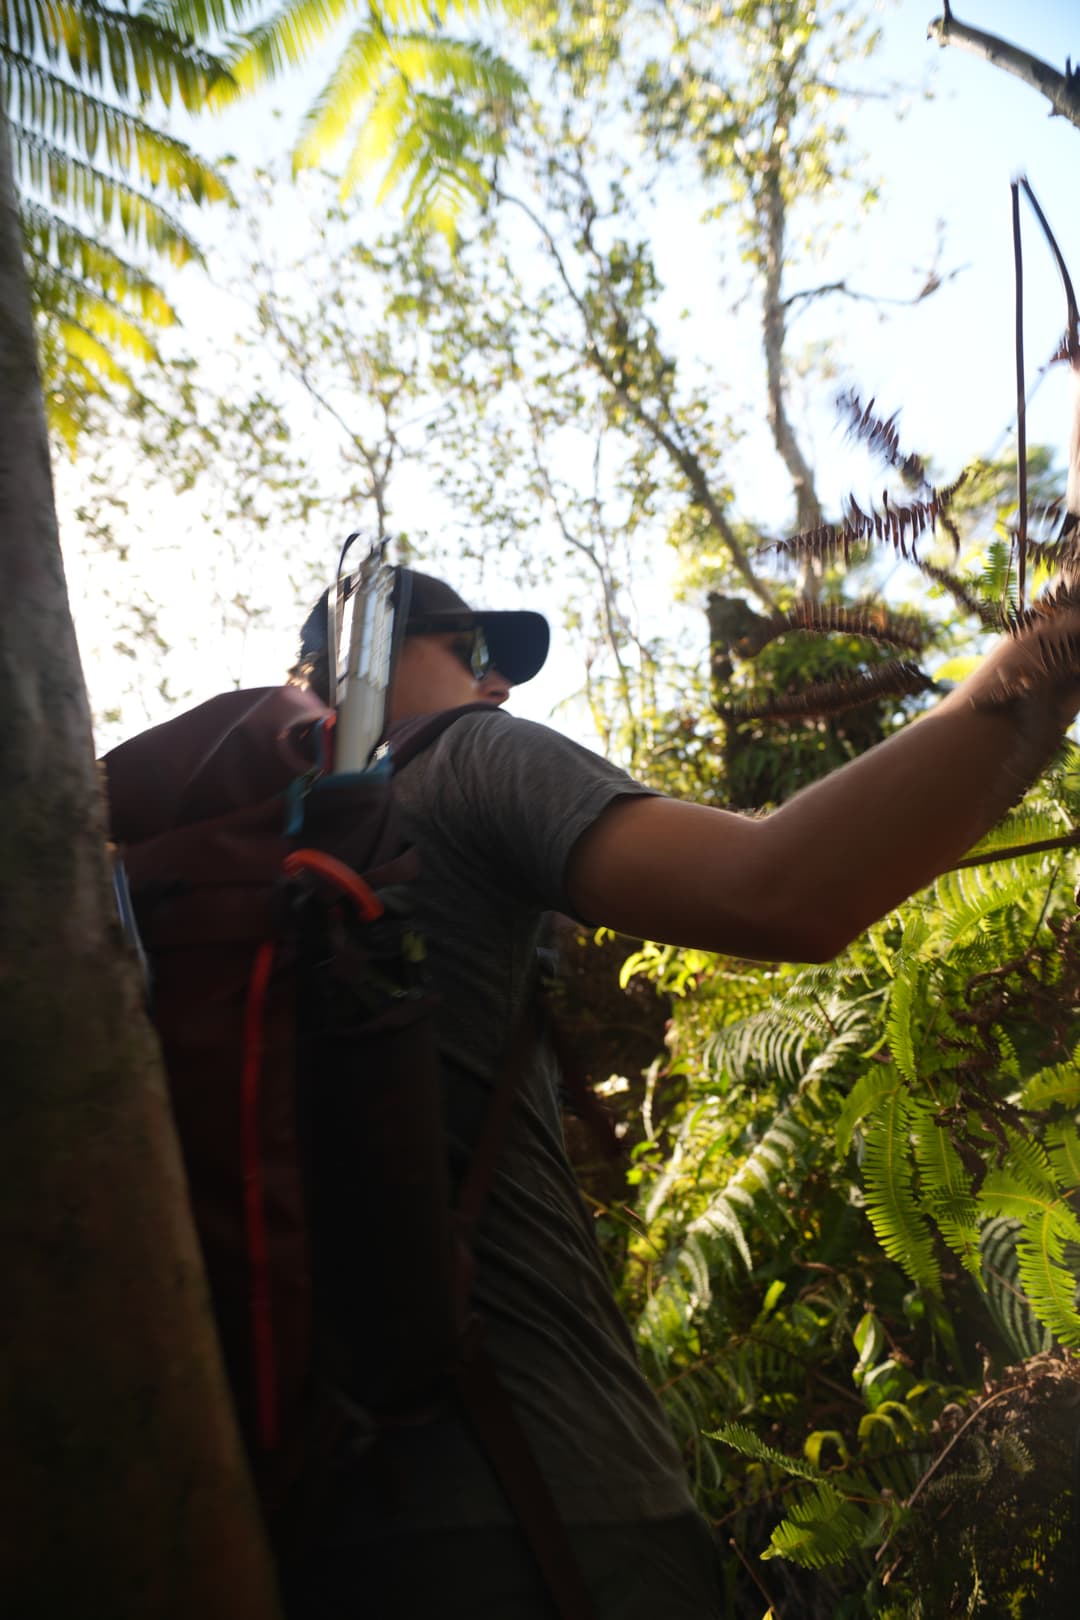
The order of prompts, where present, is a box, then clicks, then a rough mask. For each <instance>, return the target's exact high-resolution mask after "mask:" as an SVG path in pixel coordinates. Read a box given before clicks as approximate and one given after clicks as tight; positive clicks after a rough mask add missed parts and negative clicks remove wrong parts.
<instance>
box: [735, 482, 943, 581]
mask: <svg viewBox="0 0 1080 1620" xmlns="http://www.w3.org/2000/svg"><path fill="white" fill-rule="evenodd" d="M966 477H967V473H966V471H965V472H963V473H961V475H960V477H959V478H957V479H955V480H954V481H953V483H952V484H949V485H947V486H946V487H945V488H943V489H931V490H930V491H929V493H928V495H927V497H926V499H925V500H917V501H908V502H905V503H903V504H902V505H899V506H897V505H896V504H895V503H894V502H893V501H890V499H889V492H888V490H884V491H883V492H882V497H881V508H880V510H879V509H878V508H877V507H875V506H873V505H871V507H870V509H869V511H867V512H864V511H863V509H862V507H861V506H860V505H859V503H858V501H857V500H856V499H855V496H854V495H849V496H848V499H847V505H846V507H845V510H844V514H843V517H842V519H841V521H840V522H839V523H823V524H820V525H819V526H818V527H817V528H816V529H805V530H804V531H803V532H802V533H801V534H793V535H791V536H789V538H788V539H786V540H774V541H771V542H770V543H769V544H768V545H766V546H764V547H763V548H762V549H763V550H765V551H777V552H779V553H780V554H781V556H787V557H813V558H815V559H816V560H817V561H819V562H826V563H829V562H835V561H836V560H837V559H838V558H839V557H843V559H844V562H845V564H850V562H851V559H852V555H853V554H858V553H859V552H862V551H868V550H869V549H870V548H871V547H872V546H875V545H887V546H892V548H893V550H894V551H897V552H899V554H900V556H901V557H903V558H904V559H905V560H906V561H909V562H916V563H917V562H918V561H919V552H918V542H919V540H920V539H921V537H922V536H923V535H924V534H926V533H927V532H929V533H931V534H936V533H937V532H938V531H939V530H943V531H944V532H945V533H946V534H947V535H948V536H949V539H950V540H951V541H952V546H953V554H954V555H957V554H958V553H959V550H960V535H959V533H958V531H957V528H956V525H955V524H954V523H953V521H952V519H951V517H950V516H949V505H950V503H951V502H952V500H953V499H954V497H955V495H956V492H957V490H958V489H959V488H960V486H961V485H962V484H963V482H964V479H965V478H966Z"/></svg>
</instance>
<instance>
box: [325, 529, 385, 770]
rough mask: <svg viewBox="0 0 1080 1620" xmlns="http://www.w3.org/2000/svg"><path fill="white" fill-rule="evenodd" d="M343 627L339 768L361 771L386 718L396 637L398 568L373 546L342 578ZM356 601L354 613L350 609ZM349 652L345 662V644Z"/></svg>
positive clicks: (337, 732)
mask: <svg viewBox="0 0 1080 1620" xmlns="http://www.w3.org/2000/svg"><path fill="white" fill-rule="evenodd" d="M338 591H339V598H338V601H339V613H338V616H337V617H338V623H339V624H340V626H341V635H340V642H339V661H338V662H337V724H336V726H335V728H334V772H335V774H340V773H341V772H344V771H362V770H364V769H365V768H366V766H367V765H368V763H369V761H370V759H371V754H372V750H373V749H374V747H375V745H376V743H377V742H378V741H379V739H380V737H381V736H382V734H383V731H384V729H385V723H386V697H387V687H388V686H389V684H390V652H391V647H392V644H393V636H394V607H393V597H394V570H393V569H392V568H391V567H389V566H388V565H387V564H386V563H384V562H383V561H382V547H381V546H376V547H374V548H373V549H372V550H371V551H370V552H369V553H368V555H367V557H365V559H364V561H363V563H362V564H361V565H360V568H359V570H358V571H357V573H355V574H350V575H349V576H348V577H347V578H345V579H342V580H339V581H338ZM350 606H351V610H352V611H351V613H350V612H349V611H348V609H349V607H350ZM346 633H347V636H348V653H347V656H346V658H345V663H344V665H342V664H341V662H340V647H342V646H344V645H345V643H346Z"/></svg>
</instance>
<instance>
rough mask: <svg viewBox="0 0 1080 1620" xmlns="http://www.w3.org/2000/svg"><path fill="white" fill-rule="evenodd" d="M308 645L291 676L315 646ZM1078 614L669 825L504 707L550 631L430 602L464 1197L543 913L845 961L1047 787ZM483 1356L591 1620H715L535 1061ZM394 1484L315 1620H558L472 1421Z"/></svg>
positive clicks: (431, 754)
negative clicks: (727, 799) (807, 759)
mask: <svg viewBox="0 0 1080 1620" xmlns="http://www.w3.org/2000/svg"><path fill="white" fill-rule="evenodd" d="M317 628H318V627H317V625H315V626H313V623H312V621H311V620H309V623H308V625H307V626H305V631H306V632H307V646H306V647H305V648H304V649H303V652H302V658H301V663H300V665H299V666H298V669H299V670H300V671H301V672H302V673H303V674H306V675H307V676H308V677H309V678H310V677H311V676H312V671H313V668H314V667H315V666H316V665H317V663H318V661H319V658H320V656H322V655H323V654H324V648H320V647H319V645H318V634H317ZM1078 640H1080V614H1078V613H1076V612H1071V613H1070V614H1068V615H1065V614H1062V615H1060V616H1059V618H1058V619H1056V620H1052V621H1046V622H1044V623H1041V624H1039V625H1037V626H1036V628H1035V629H1033V630H1032V631H1031V632H1030V633H1029V634H1028V635H1026V636H1025V637H1024V638H1023V639H1010V640H1005V641H1003V642H1002V643H1001V644H1000V645H999V646H998V647H997V648H996V649H995V651H994V652H993V653H992V654H991V656H990V657H989V658H988V659H987V660H986V662H985V663H984V664H983V666H982V667H981V668H980V670H979V671H978V672H977V673H976V674H975V675H973V676H972V677H971V678H970V679H969V680H968V681H967V682H966V683H965V684H964V685H963V686H962V687H960V688H959V689H957V691H955V692H954V693H953V694H952V695H951V696H950V697H949V698H947V699H946V700H945V702H943V703H942V704H941V705H940V706H939V707H938V708H937V709H936V710H935V711H934V712H933V713H932V714H930V715H928V716H926V717H925V718H923V719H922V720H920V721H919V722H918V724H916V725H913V726H911V727H909V728H908V729H907V730H906V731H904V732H903V733H901V734H899V735H898V736H896V737H894V738H892V739H890V740H889V741H888V742H886V743H885V744H883V745H881V746H880V747H878V748H876V749H874V750H872V751H871V752H870V753H869V754H867V755H865V756H863V757H862V758H860V759H858V760H856V761H854V762H853V763H852V764H850V765H848V766H845V767H844V768H843V769H842V770H840V771H838V772H836V773H835V774H834V775H832V776H831V777H829V778H827V779H826V780H824V781H822V782H819V783H817V784H815V785H814V786H813V787H811V788H808V789H807V790H805V791H804V792H803V793H801V794H799V795H798V796H797V797H796V798H795V799H793V800H791V801H790V802H789V803H788V804H786V805H784V806H783V807H782V808H780V809H779V810H777V811H774V812H773V813H771V814H770V815H767V816H765V817H763V818H760V819H751V818H744V817H741V816H737V815H731V814H728V813H726V812H724V811H720V810H714V809H709V808H705V807H701V806H697V805H693V804H685V803H678V802H676V801H673V800H670V799H665V798H663V797H661V796H660V795H658V794H656V793H654V792H652V791H651V790H650V789H648V788H645V787H643V786H642V785H640V784H639V783H636V782H634V781H632V780H631V778H629V777H628V776H627V775H625V773H623V772H622V771H620V770H618V769H617V768H616V767H614V766H612V765H610V764H608V763H607V762H605V761H604V760H602V759H600V758H598V757H597V756H596V755H594V754H592V753H590V752H589V751H588V750H586V749H583V748H580V747H578V746H577V745H576V744H574V743H571V742H569V741H567V740H566V739H565V738H563V737H561V736H559V735H557V734H556V733H555V732H553V731H551V730H549V729H548V728H547V727H544V726H538V725H534V724H532V723H530V722H528V721H524V720H518V719H512V718H511V717H510V716H508V715H506V714H504V713H500V712H499V706H500V705H501V704H502V702H503V701H504V700H505V698H506V696H507V695H508V692H509V689H510V687H511V686H512V685H516V684H519V683H520V682H522V681H524V680H527V679H529V678H531V676H532V675H533V674H535V673H536V671H537V669H539V667H540V666H541V664H542V663H543V660H544V657H545V655H546V650H547V634H546V626H544V625H543V621H541V620H538V616H537V615H535V614H530V613H527V612H518V613H504V614H493V613H484V612H479V613H474V612H472V611H471V610H470V609H469V608H468V606H467V605H466V604H465V603H464V602H463V601H462V599H461V598H460V597H459V596H457V595H456V593H454V592H453V591H452V590H451V589H450V588H449V587H448V586H446V585H444V584H442V583H441V582H439V581H437V580H433V579H430V578H428V577H427V576H424V575H419V574H418V575H415V576H414V581H413V593H412V603H411V607H410V612H409V620H408V624H407V626H406V636H405V641H404V644H403V647H402V651H401V655H400V659H399V663H398V667H397V670H396V674H395V677H394V682H393V686H392V691H391V701H390V714H391V719H392V721H399V720H403V719H407V718H410V717H412V716H415V715H419V714H426V713H432V712H436V711H439V710H442V709H446V708H450V707H456V706H458V705H460V704H465V703H469V702H476V701H477V700H479V701H480V702H484V703H487V704H489V705H490V706H491V712H490V713H484V712H482V711H479V712H476V713H473V714H469V715H466V716H463V717H461V718H459V719H458V720H457V721H455V722H454V723H453V724H452V725H451V726H449V727H448V728H447V730H446V731H444V732H443V733H442V735H441V736H440V737H439V738H438V740H437V741H436V742H435V743H434V744H433V745H432V746H431V747H430V748H429V749H428V750H427V751H426V752H424V753H423V754H421V755H420V756H419V757H418V758H417V759H416V760H415V761H413V762H412V763H411V764H410V766H409V768H408V770H407V771H404V772H403V773H402V775H401V777H400V779H399V783H398V796H399V801H400V804H401V807H402V812H403V816H404V820H405V826H406V830H407V832H408V835H409V837H410V838H411V839H412V840H413V841H414V842H415V844H416V846H417V848H418V850H419V853H420V857H421V862H422V876H421V879H420V880H419V882H418V884H417V912H418V924H419V926H420V928H421V929H422V931H423V932H424V933H425V935H426V937H427V940H428V947H429V959H430V964H431V971H432V975H433V978H434V982H435V985H436V987H437V989H438V990H439V992H440V994H441V1005H440V1010H439V1012H438V1014H437V1019H438V1041H439V1047H440V1052H441V1056H442V1060H443V1064H444V1071H445V1088H446V1110H447V1124H448V1150H449V1156H450V1163H451V1169H452V1172H453V1175H454V1176H455V1177H456V1178H460V1177H461V1175H462V1174H463V1171H464V1168H465V1166H466V1164H467V1163H468V1158H469V1153H470V1148H471V1145H472V1143H473V1142H474V1140H475V1138H476V1134H477V1131H478V1128H479V1125H480V1123H481V1122H482V1120H483V1119H484V1117H485V1109H486V1104H487V1100H488V1098H489V1096H490V1089H491V1084H492V1081H493V1079H494V1078H495V1076H496V1075H497V1073H498V1071H499V1069H500V1066H501V1063H502V1060H503V1058H504V1056H505V1053H506V1050H507V1047H508V1044H509V1043H510V1041H511V1039H512V1036H513V1033H514V1031H515V1029H516V1027H517V1025H518V1020H519V1018H520V1016H521V1011H522V1008H523V1007H525V1006H526V1005H527V1003H528V998H529V997H530V994H531V986H532V980H533V974H534V962H535V952H536V947H537V944H538V943H539V941H540V939H541V935H542V931H543V927H544V919H545V914H546V913H547V912H548V911H551V910H561V911H566V912H569V913H571V914H572V915H575V916H577V917H579V918H581V919H583V920H586V921H588V922H589V923H593V924H607V925H610V926H612V927H614V928H616V929H619V930H620V931H622V932H625V933H628V934H631V935H635V936H638V937H645V938H651V939H656V940H662V941H670V942H672V943H675V944H681V945H688V946H697V947H702V948H705V949H711V950H717V951H723V952H728V953H731V954H735V955H743V956H750V957H758V958H763V959H770V960H781V959H789V960H796V961H819V960H825V959H827V958H828V957H830V956H832V955H834V954H835V953H836V952H838V951H839V950H841V949H842V948H843V946H844V945H845V944H847V942H848V941H849V940H851V939H853V938H854V937H855V936H856V935H857V934H858V933H859V932H861V930H862V929H863V928H865V927H866V926H867V925H868V924H869V923H870V922H872V921H874V920H875V919H876V918H877V917H879V916H881V915H882V914H883V913H884V912H886V911H887V910H888V909H889V908H890V907H892V906H893V905H895V904H897V903H898V902H899V901H901V900H902V899H904V898H905V897H906V896H908V895H909V894H911V893H912V892H913V891H914V890H916V889H918V888H919V887H921V886H922V885H924V884H925V883H927V882H929V881H930V880H931V879H932V878H933V877H934V876H935V875H937V874H938V873H939V872H940V871H942V870H943V869H944V868H945V867H947V866H948V865H949V864H950V863H951V862H952V861H954V860H955V859H956V858H958V857H959V856H960V855H961V854H963V852H964V851H965V850H966V849H967V848H969V847H970V846H971V844H972V843H974V842H975V840H976V839H977V838H978V837H979V836H980V835H981V834H982V833H983V832H985V831H986V830H987V829H988V828H989V827H990V826H991V825H992V824H993V823H994V821H996V820H997V819H998V818H999V817H1000V815H1001V814H1002V813H1003V811H1004V810H1005V809H1006V808H1007V807H1008V806H1009V804H1010V803H1012V802H1013V801H1014V800H1015V799H1016V798H1017V797H1018V796H1019V794H1020V792H1021V791H1022V790H1023V788H1024V787H1025V786H1026V785H1027V783H1029V782H1030V781H1031V780H1032V779H1033V778H1034V776H1035V775H1036V774H1037V772H1038V770H1039V769H1040V768H1041V767H1042V765H1044V764H1045V763H1046V761H1047V760H1048V759H1049V757H1050V756H1051V754H1052V752H1053V750H1054V748H1055V747H1056V745H1057V743H1058V742H1059V740H1060V738H1061V735H1062V733H1063V731H1064V729H1065V727H1066V726H1067V725H1068V723H1069V721H1070V720H1071V718H1072V716H1073V715H1074V713H1075V712H1076V709H1077V707H1078V706H1080V680H1078V678H1077V670H1078V667H1080V666H1078V659H1077V646H1078ZM474 1299H475V1303H476V1307H477V1309H478V1311H479V1313H480V1315H481V1316H482V1318H483V1319H484V1321H485V1323H486V1332H487V1344H488V1348H489V1350H490V1353H491V1356H492V1358H493V1360H494V1361H495V1362H496V1364H497V1366H498V1368H499V1370H500V1373H501V1376H502V1379H503V1381H504V1383H505V1385H506V1388H507V1389H508V1391H509V1394H510V1396H511V1399H512V1401H513V1403H514V1405H515V1408H516V1410H517V1414H518V1417H519V1420H520V1422H521V1424H522V1426H523V1427H524V1429H525V1431H526V1434H527V1436H528V1438H529V1441H530V1443H531V1446H532V1449H533V1451H534V1453H535V1456H536V1458H537V1461H538V1462H539V1465H540V1468H541V1470H542V1472H543V1474H544V1476H545V1478H546V1480H547V1483H548V1485H549V1487H550V1489H551V1492H552V1494H553V1496H554V1498H555V1502H556V1504H557V1506H558V1508H559V1511H560V1514H561V1516H562V1519H563V1521H564V1522H565V1524H566V1525H567V1527H568V1529H569V1534H570V1539H571V1541H572V1544H573V1547H574V1550H575V1553H576V1555H577V1559H578V1562H579V1565H580V1567H581V1569H582V1571H583V1573H584V1576H585V1579H586V1582H587V1584H588V1585H589V1587H590V1590H591V1592H592V1596H593V1599H594V1603H595V1607H596V1612H597V1614H598V1616H600V1617H601V1620H707V1617H710V1616H715V1615H717V1614H718V1613H719V1606H720V1599H719V1593H718V1588H717V1585H716V1577H715V1571H714V1567H713V1562H712V1551H711V1544H710V1540H709V1536H708V1533H707V1530H706V1528H705V1526H704V1525H703V1523H702V1521H701V1520H700V1519H699V1518H698V1516H697V1515H696V1513H695V1512H694V1509H693V1505H692V1502H691V1500H690V1496H689V1492H688V1489H687V1485H686V1482H685V1479H684V1476H683V1471H682V1468H681V1464H680V1459H679V1457H678V1455H677V1452H676V1449H675V1447H674V1444H673V1442H672V1440H671V1437H670V1435H669V1433H668V1431H667V1428H666V1425H665V1423H664V1420H663V1418H662V1416H661V1413H660V1411H659V1408H658V1405H657V1403H656V1401H655V1398H654V1397H653V1395H652V1394H651V1392H650V1391H649V1389H648V1387H647V1386H646V1384H645V1382H644V1380H643V1379H642V1377H641V1375H640V1373H639V1372H638V1369H637V1366H636V1362H635V1358H634V1352H633V1347H632V1344H631V1341H630V1337H629V1334H628V1331H627V1329H626V1326H625V1324H624V1323H623V1321H622V1320H621V1318H620V1316H619V1313H618V1311H617V1309H616V1306H615V1303H614V1300H613V1298H612V1294H611V1290H610V1287H609V1284H608V1282H607V1279H606V1276H605V1273H604V1267H603V1263H602V1260H601V1256H600V1253H599V1250H598V1247H597V1244H596V1241H595V1238H594V1235H593V1231H592V1226H591V1222H590V1220H589V1218H588V1216H587V1214H586V1213H585V1210H584V1206H583V1204H582V1201H581V1199H580V1197H579V1195H578V1192H577V1189H576V1186H575V1184H574V1180H573V1175H572V1172H571V1169H570V1166H569V1164H568V1161H567V1159H566V1155H565V1152H564V1150H563V1144H562V1139H561V1133H560V1124H559V1115H558V1106H557V1076H556V1073H555V1069H554V1064H553V1062H552V1060H551V1056H550V1054H549V1053H548V1052H547V1050H546V1048H545V1046H544V1043H543V1041H542V1040H539V1039H538V1040H537V1041H536V1042H534V1043H533V1048H532V1050H531V1051H530V1052H529V1054H528V1057H527V1060H526V1062H525V1063H524V1065H523V1068H522V1072H521V1074H520V1078H519V1081H518V1089H517V1092H516V1096H515V1104H514V1114H513V1120H512V1123H511V1127H510V1130H509V1133H508V1138H507V1141H506V1144H505V1147H504V1149H503V1152H502V1154H501V1158H500V1163H499V1168H498V1171H497V1174H496V1177H495V1180H494V1183H493V1186H492V1189H491V1193H490V1197H489V1201H488V1204H487V1206H486V1208H485V1212H484V1216H483V1220H482V1222H481V1225H480V1228H479V1231H478V1233H477V1240H476V1281H475V1289H474ZM380 1451H381V1455H380V1460H379V1464H378V1469H377V1471H376V1470H375V1469H373V1467H372V1466H371V1465H370V1462H359V1461H358V1462H357V1464H356V1466H355V1468H351V1469H350V1468H349V1467H346V1468H345V1469H344V1470H343V1472H342V1474H341V1476H340V1479H339V1482H338V1483H339V1487H340V1488H339V1489H338V1490H337V1492H336V1493H335V1497H336V1499H335V1504H334V1509H333V1513H332V1516H331V1517H330V1518H329V1519H328V1520H327V1521H326V1523H325V1524H324V1525H323V1526H322V1528H321V1534H320V1543H319V1545H318V1546H317V1547H316V1548H315V1549H313V1551H312V1552H311V1554H310V1556H309V1557H308V1559H307V1560H306V1562H305V1566H304V1568H303V1569H302V1570H300V1571H297V1572H296V1576H295V1587H294V1593H293V1595H292V1596H291V1601H290V1607H291V1609H292V1611H293V1612H294V1613H295V1614H296V1615H297V1616H300V1615H304V1616H307V1615H311V1616H316V1615H317V1616H319V1617H320V1620H322V1617H327V1620H329V1617H331V1616H333V1617H337V1616H342V1617H344V1616H346V1615H354V1614H355V1615H357V1616H359V1615H360V1614H361V1613H364V1614H368V1613H370V1614H373V1615H378V1616H380V1617H387V1620H389V1617H393V1620H409V1617H413V1616H417V1617H419V1616H427V1615H429V1614H430V1615H436V1614H437V1615H439V1616H444V1617H455V1620H456V1617H460V1620H466V1617H468V1620H482V1617H490V1620H550V1616H551V1615H552V1614H553V1613H554V1610H553V1609H552V1607H551V1603H550V1599H549V1598H548V1596H547V1594H546V1592H545V1590H544V1585H543V1582H542V1580H541V1578H540V1576H539V1574H538V1572H537V1569H536V1567H535V1565H534V1564H533V1562H532V1560H531V1558H530V1556H529V1554H528V1552H527V1551H526V1549H525V1546H524V1543H523V1539H522V1536H521V1532H520V1530H519V1528H518V1527H517V1526H516V1524H515V1523H514V1520H513V1517H512V1515H511V1512H510V1510H509V1508H508V1506H507V1504H506V1502H505V1500H504V1498H503V1495H502V1492H501V1490H500V1488H499V1485H498V1483H497V1482H496V1480H495V1478H494V1476H493V1474H492V1472H491V1469H490V1467H489V1465H488V1463H487V1461H486V1459H485V1457H484V1456H483V1454H482V1453H481V1451H480V1450H479V1448H478V1447H477V1445H476V1443H475V1442H474V1441H473V1439H472V1438H471V1435H470V1432H469V1430H468V1428H467V1426H466V1423H465V1422H464V1421H463V1420H462V1419H461V1418H460V1417H458V1416H457V1415H456V1414H455V1413H453V1412H446V1413H444V1414H443V1415H441V1416H439V1417H437V1418H434V1419H432V1420H431V1421H429V1422H426V1423H423V1424H417V1425H416V1426H414V1427H408V1426H405V1427H401V1428H398V1429H394V1430H391V1431H389V1432H388V1433H387V1434H386V1435H385V1437H384V1438H383V1440H382V1442H381V1444H380Z"/></svg>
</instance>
